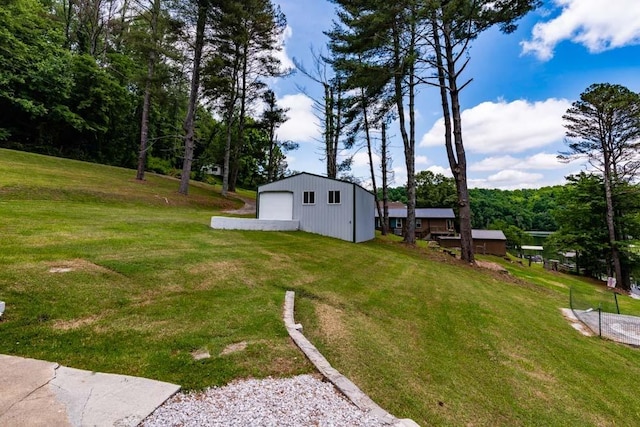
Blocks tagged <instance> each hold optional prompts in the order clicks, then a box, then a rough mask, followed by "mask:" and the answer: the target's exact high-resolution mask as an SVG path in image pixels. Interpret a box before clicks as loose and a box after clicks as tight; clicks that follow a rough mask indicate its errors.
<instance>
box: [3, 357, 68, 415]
mask: <svg viewBox="0 0 640 427" xmlns="http://www.w3.org/2000/svg"><path fill="white" fill-rule="evenodd" d="M57 367H58V364H57V363H52V362H44V361H41V360H35V359H25V358H22V357H14V356H5V355H0V390H2V392H1V393H0V425H3V426H29V427H40V426H43V427H44V426H71V423H70V422H69V419H68V418H67V412H66V408H65V406H64V405H63V404H62V403H60V402H59V401H58V400H57V398H56V395H55V394H54V393H53V392H52V391H51V390H50V389H49V387H48V386H47V384H48V383H49V382H50V381H51V380H52V379H53V378H54V377H55V375H56V368H57Z"/></svg>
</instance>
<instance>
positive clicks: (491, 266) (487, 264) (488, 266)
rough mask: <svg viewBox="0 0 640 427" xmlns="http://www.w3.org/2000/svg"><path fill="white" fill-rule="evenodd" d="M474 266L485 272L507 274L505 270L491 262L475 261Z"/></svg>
mask: <svg viewBox="0 0 640 427" xmlns="http://www.w3.org/2000/svg"><path fill="white" fill-rule="evenodd" d="M476 264H477V265H478V267H480V268H486V269H487V270H491V271H497V272H498V273H505V274H506V273H508V271H507V269H506V268H504V267H503V266H501V265H500V264H498V263H495V262H491V261H476Z"/></svg>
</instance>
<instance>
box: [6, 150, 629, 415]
mask: <svg viewBox="0 0 640 427" xmlns="http://www.w3.org/2000/svg"><path fill="white" fill-rule="evenodd" d="M134 175H135V174H134V171H129V170H124V169H117V168H110V167H105V166H100V165H94V164H86V163H81V162H73V161H69V160H62V159H55V158H50V157H44V156H37V155H32V154H25V153H19V152H15V151H7V150H0V235H1V236H2V243H1V245H2V250H1V251H0V299H1V300H4V301H6V303H7V310H6V312H5V316H4V318H3V320H2V321H1V322H0V338H1V342H2V350H0V351H1V352H2V353H5V354H14V355H23V356H28V357H36V358H42V359H46V360H50V361H56V362H59V363H61V364H63V365H67V366H72V367H76V368H83V369H91V370H96V371H106V372H119V373H124V374H130V375H141V376H145V377H149V378H155V379H159V380H164V381H171V382H174V383H177V384H181V385H183V386H184V387H185V388H187V389H199V388H203V387H206V386H209V385H220V384H224V383H227V382H229V381H230V380H232V379H235V378H244V377H264V376H268V375H274V376H289V375H294V374H298V373H303V372H312V370H313V369H312V367H311V366H310V365H309V363H308V362H307V361H306V360H305V359H304V357H303V356H302V355H301V353H300V352H299V351H298V350H297V349H296V348H295V347H294V346H293V345H292V344H291V342H290V340H289V338H288V336H287V334H286V330H285V329H284V326H283V323H282V320H281V316H282V304H283V300H284V293H285V290H289V289H293V290H295V291H296V321H298V322H301V323H302V324H303V325H304V332H305V334H306V335H307V337H308V338H309V339H310V340H311V341H312V342H313V343H314V344H316V346H318V347H319V349H320V350H321V351H322V352H323V354H324V355H325V356H326V357H327V358H328V359H329V361H330V362H331V363H332V364H333V365H334V366H335V367H336V368H337V369H338V370H340V371H341V372H343V373H344V374H345V375H347V376H348V377H349V378H351V379H352V380H353V381H354V382H355V383H356V384H358V385H359V386H360V387H361V388H362V389H363V390H364V391H365V392H366V393H368V394H369V395H370V396H371V397H372V398H373V399H374V400H375V401H376V402H377V403H378V404H380V405H381V406H383V407H384V408H385V409H387V410H389V411H390V412H391V413H393V414H394V415H396V416H399V417H409V418H413V419H414V420H415V421H417V422H418V423H420V424H422V425H438V426H440V425H452V426H459V425H474V426H478V425H491V426H494V425H503V426H513V425H536V426H537V425H545V426H546V425H559V426H562V425H593V426H602V425H616V426H625V425H629V426H632V425H636V424H637V420H638V417H639V416H640V385H639V384H638V381H637V379H638V378H640V364H639V363H638V360H640V359H639V358H638V357H639V354H638V350H637V349H634V348H630V347H628V346H625V345H621V344H617V343H613V342H608V341H604V340H600V339H598V338H595V337H584V336H582V335H580V334H579V333H577V332H576V331H575V330H574V329H573V328H571V327H570V325H569V324H568V323H567V322H566V321H565V320H564V319H563V317H562V315H561V313H560V308H562V307H567V306H568V287H569V286H574V287H579V288H580V289H581V290H583V291H584V292H585V293H588V294H589V293H590V294H593V295H596V296H597V295H598V294H600V293H603V294H606V292H607V291H606V290H604V289H603V288H602V286H600V285H596V284H594V283H592V282H589V281H586V280H583V279H581V278H578V277H575V276H565V275H560V274H551V273H548V272H545V271H543V270H541V269H539V268H536V267H531V268H530V267H527V266H521V265H519V264H509V263H506V262H504V263H505V265H506V267H507V269H508V270H509V271H510V274H509V275H505V274H500V273H493V272H489V271H485V270H481V269H478V268H472V267H469V266H466V265H462V264H460V263H458V262H456V261H455V260H453V259H451V258H450V257H444V256H442V255H441V254H440V253H439V252H437V251H434V250H431V249H428V248H426V247H424V246H423V245H419V246H418V247H417V248H408V247H406V246H404V245H402V244H401V243H400V242H398V240H397V239H395V238H393V237H389V238H381V237H378V238H377V239H376V240H374V241H371V242H367V243H364V244H357V245H356V244H351V243H348V242H343V241H340V240H336V239H331V238H325V237H321V236H316V235H311V234H307V233H293V232H292V233H268V232H265V233H261V232H243V231H235V232H231V231H219V230H212V229H210V228H209V227H208V224H209V220H210V217H211V216H212V215H214V214H218V213H220V211H221V210H224V209H228V208H236V207H238V206H240V203H239V202H238V201H237V200H235V199H225V198H223V197H221V196H220V195H219V194H218V193H217V192H216V191H214V189H213V187H209V186H206V185H198V184H194V185H193V186H192V188H191V190H190V195H189V196H182V195H179V194H177V193H176V190H177V187H178V182H177V181H176V180H172V179H168V178H165V177H158V176H154V175H149V176H148V180H147V181H146V182H145V183H139V182H136V181H135V180H134V179H133V177H134ZM217 189H218V186H216V188H215V190H217ZM243 195H244V194H243ZM245 196H246V195H245ZM492 260H493V261H495V262H503V260H500V259H492ZM64 267H66V268H71V269H72V271H69V272H66V273H62V272H58V273H55V272H51V269H52V268H64ZM621 306H622V307H623V312H627V313H638V314H640V305H639V303H638V302H637V301H634V300H631V299H630V298H628V297H621ZM242 341H245V342H247V343H248V347H247V349H246V350H244V351H241V352H237V353H232V354H230V355H226V356H221V355H220V352H221V351H222V350H223V349H224V348H225V347H226V346H227V345H229V344H233V343H237V342H242ZM196 350H207V351H209V352H210V353H211V355H212V357H211V358H210V359H205V360H201V361H195V360H193V358H192V357H191V352H193V351H196Z"/></svg>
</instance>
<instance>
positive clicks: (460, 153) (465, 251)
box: [432, 19, 475, 263]
mask: <svg viewBox="0 0 640 427" xmlns="http://www.w3.org/2000/svg"><path fill="white" fill-rule="evenodd" d="M432 22H433V29H434V41H435V44H436V61H437V65H438V70H439V71H438V78H439V83H440V88H441V89H440V90H441V97H442V98H443V105H442V110H443V114H444V116H445V119H444V120H445V129H446V135H445V144H446V145H447V157H448V158H449V166H450V167H451V172H452V173H453V176H454V178H455V181H456V190H457V193H458V207H459V213H458V215H459V219H460V249H461V253H460V257H461V258H462V259H463V260H464V261H467V262H469V263H473V262H475V257H474V250H473V249H474V248H473V237H472V233H471V207H470V205H469V189H468V187H467V157H466V153H465V150H464V145H463V142H462V119H461V117H460V97H459V95H460V92H459V91H458V86H457V72H456V67H455V57H454V52H453V45H452V43H451V28H450V25H449V23H447V22H444V23H443V29H442V35H443V39H444V52H445V53H444V55H445V57H444V60H443V57H442V46H440V37H439V31H438V27H437V22H436V21H435V19H434V20H433V21H432ZM444 61H446V72H445V64H444ZM445 74H446V76H447V79H446V81H445ZM447 83H448V86H446V84H447ZM443 88H447V89H448V94H449V97H450V99H451V110H449V104H448V102H446V99H445V98H446V97H447V91H446V90H445V91H444V95H443ZM449 114H451V117H450V118H447V117H446V116H447V115H449ZM451 119H452V120H451ZM447 121H448V123H447ZM447 125H448V127H447ZM452 125H453V126H452ZM451 130H453V141H452V139H451ZM452 142H453V144H452ZM454 147H455V150H454Z"/></svg>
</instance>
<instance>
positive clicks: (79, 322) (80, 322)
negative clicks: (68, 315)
mask: <svg viewBox="0 0 640 427" xmlns="http://www.w3.org/2000/svg"><path fill="white" fill-rule="evenodd" d="M99 318H100V316H98V315H94V316H89V317H83V318H81V319H72V320H56V321H55V322H53V323H52V324H51V327H53V329H58V330H60V331H70V330H73V329H78V328H81V327H83V326H87V325H91V324H93V323H94V322H96V321H97V320H98V319H99Z"/></svg>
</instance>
